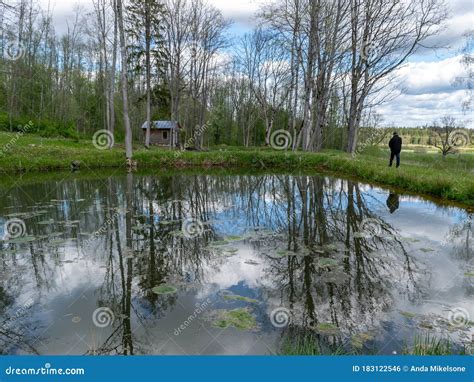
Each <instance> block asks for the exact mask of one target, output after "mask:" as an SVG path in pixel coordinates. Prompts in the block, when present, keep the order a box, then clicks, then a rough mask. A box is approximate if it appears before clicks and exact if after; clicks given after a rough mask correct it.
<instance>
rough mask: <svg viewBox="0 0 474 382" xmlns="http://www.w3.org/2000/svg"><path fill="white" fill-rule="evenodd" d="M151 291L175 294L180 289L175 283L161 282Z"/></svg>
mask: <svg viewBox="0 0 474 382" xmlns="http://www.w3.org/2000/svg"><path fill="white" fill-rule="evenodd" d="M151 291H152V292H153V293H156V294H173V293H176V292H177V291H178V289H176V288H175V287H174V286H173V285H169V284H161V285H158V286H156V287H154V288H153V289H152V290H151Z"/></svg>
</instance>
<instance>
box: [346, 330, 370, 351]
mask: <svg viewBox="0 0 474 382" xmlns="http://www.w3.org/2000/svg"><path fill="white" fill-rule="evenodd" d="M373 339H374V334H373V333H370V332H361V333H357V334H354V335H353V336H352V338H351V345H352V346H353V347H354V348H356V349H359V350H360V349H362V348H363V346H364V344H365V343H366V342H368V341H372V340H373Z"/></svg>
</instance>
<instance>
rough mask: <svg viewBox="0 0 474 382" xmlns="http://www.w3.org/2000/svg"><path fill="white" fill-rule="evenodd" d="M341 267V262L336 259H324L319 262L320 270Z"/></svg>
mask: <svg viewBox="0 0 474 382" xmlns="http://www.w3.org/2000/svg"><path fill="white" fill-rule="evenodd" d="M337 265H339V262H338V261H337V260H335V259H331V258H328V257H322V258H320V259H319V260H318V267H319V268H330V267H335V266H337Z"/></svg>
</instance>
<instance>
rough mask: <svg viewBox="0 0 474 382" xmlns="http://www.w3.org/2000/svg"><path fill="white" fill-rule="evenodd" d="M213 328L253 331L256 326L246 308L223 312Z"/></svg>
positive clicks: (254, 320)
mask: <svg viewBox="0 0 474 382" xmlns="http://www.w3.org/2000/svg"><path fill="white" fill-rule="evenodd" d="M214 326H215V327H218V328H222V329H225V328H228V327H231V326H232V327H234V328H237V329H241V330H250V329H254V328H255V327H256V326H257V321H256V319H255V317H254V316H253V315H252V314H251V312H250V310H249V309H247V308H240V309H233V310H223V311H222V312H221V314H220V316H219V319H218V320H217V321H214Z"/></svg>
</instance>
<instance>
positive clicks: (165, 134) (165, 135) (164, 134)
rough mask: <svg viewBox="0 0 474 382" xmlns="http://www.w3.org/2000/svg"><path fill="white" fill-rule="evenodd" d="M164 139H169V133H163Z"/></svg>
mask: <svg viewBox="0 0 474 382" xmlns="http://www.w3.org/2000/svg"><path fill="white" fill-rule="evenodd" d="M163 139H168V132H167V131H163Z"/></svg>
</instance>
